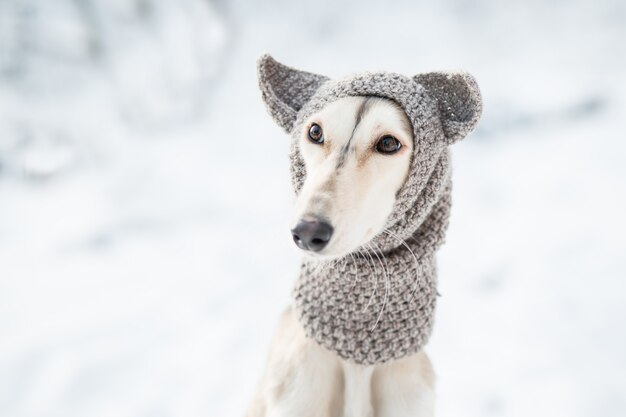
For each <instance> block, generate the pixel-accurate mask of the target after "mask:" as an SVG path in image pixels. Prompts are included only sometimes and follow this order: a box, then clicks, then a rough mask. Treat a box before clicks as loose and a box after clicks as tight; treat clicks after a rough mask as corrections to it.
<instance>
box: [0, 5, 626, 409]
mask: <svg viewBox="0 0 626 417" xmlns="http://www.w3.org/2000/svg"><path fill="white" fill-rule="evenodd" d="M625 23H626V6H625V5H624V4H623V2H620V1H617V0H616V1H610V0H597V1H594V2H591V1H582V0H574V1H569V2H562V1H556V2H543V1H539V0H531V1H527V2H518V3H513V2H495V1H493V2H489V1H478V2H463V1H460V0H448V1H444V2H438V3H437V4H426V3H425V2H408V1H407V2H403V3H397V4H394V6H391V5H388V6H377V5H376V4H375V3H374V2H371V3H370V2H356V1H350V2H342V3H341V4H336V3H335V2H330V1H329V0H321V1H318V2H316V5H315V7H302V6H301V5H297V4H295V2H285V1H278V0H275V1H272V2H263V3H262V4H261V3H260V2H257V3H253V2H244V1H241V0H240V1H235V2H230V3H225V2H217V3H207V2H205V1H202V0H184V1H178V2H167V1H165V0H144V1H133V2H125V1H108V2H96V1H82V2H74V1H70V0H67V1H62V0H59V1H57V2H54V4H52V3H49V4H46V3H45V2H35V1H19V2H18V1H4V2H0V129H1V131H2V135H1V136H0V416H3V417H4V416H7V417H26V416H64V417H71V416H94V417H98V416H116V417H124V416H133V417H135V416H197V415H210V416H228V415H242V413H243V411H244V409H245V406H246V403H247V400H248V399H249V398H250V396H251V393H252V391H253V389H254V386H255V384H256V382H257V381H258V378H259V376H260V374H261V371H262V369H263V366H264V361H265V356H266V352H267V348H268V345H269V339H270V337H271V332H272V331H273V328H274V325H275V323H276V319H277V317H278V315H279V314H280V312H281V311H282V309H283V308H284V307H285V306H286V305H287V303H288V302H289V290H290V287H291V284H292V282H293V279H294V277H295V275H296V273H297V267H298V263H299V254H298V253H297V252H296V250H295V248H293V245H292V243H291V242H290V239H289V234H288V232H287V219H288V217H289V214H290V207H291V203H292V195H291V189H290V184H289V180H288V166H287V151H288V139H287V137H286V136H285V135H284V134H283V133H282V132H281V131H280V129H279V128H278V127H277V126H275V125H274V124H273V122H272V121H271V120H270V118H269V116H267V115H266V113H265V110H264V108H263V104H262V103H261V100H260V95H259V92H258V89H257V85H256V78H255V77H256V74H255V59H256V57H258V56H259V55H260V54H261V53H263V52H271V53H272V54H274V55H275V57H276V58H277V59H279V60H282V61H284V62H286V63H289V64H291V65H294V66H297V67H300V68H305V69H307V70H311V71H317V72H323V73H326V74H328V75H331V76H339V75H343V74H347V73H349V72H352V71H355V70H363V69H374V70H375V69H385V70H391V71H397V72H402V73H414V72H422V71H429V70H434V69H456V68H462V69H465V70H468V71H470V72H471V73H473V74H474V75H475V76H476V78H477V79H478V80H479V83H480V85H481V88H482V91H483V95H484V100H485V110H484V117H483V120H482V122H481V125H480V127H479V129H478V130H477V131H476V132H475V133H474V134H472V135H471V136H470V137H468V138H467V139H466V140H464V141H463V142H461V143H459V144H457V145H455V147H454V150H453V157H454V164H455V169H454V183H455V187H454V206H453V218H452V223H451V227H450V230H449V234H448V238H447V243H446V245H445V246H444V248H443V249H442V251H441V253H440V256H439V265H440V293H441V294H442V297H441V298H440V303H439V309H438V312H437V324H436V326H435V333H434V335H433V338H432V340H431V342H430V343H429V345H428V347H427V351H428V353H429V355H430V356H431V358H432V360H433V362H434V365H435V369H436V372H437V375H438V383H437V411H438V415H440V416H456V415H465V416H522V415H536V416H552V417H554V416H568V417H578V416H594V417H595V416H603V417H612V416H616V417H617V416H619V417H621V416H624V415H626V355H625V354H624V353H625V352H626V326H624V319H626V306H625V304H624V299H625V297H626V279H625V278H626V274H625V273H626V257H625V256H624V249H625V248H626V221H625V220H624V215H623V213H624V208H625V206H626V187H625V179H626V164H624V163H623V161H624V160H625V157H626V144H625V142H624V133H623V125H624V123H623V121H624V116H625V114H626V112H625V110H626V102H625V99H624V97H625V93H626V49H624V46H623V45H624V42H625V41H626V24H625Z"/></svg>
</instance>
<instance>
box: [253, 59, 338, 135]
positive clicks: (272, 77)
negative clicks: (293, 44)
mask: <svg viewBox="0 0 626 417" xmlns="http://www.w3.org/2000/svg"><path fill="white" fill-rule="evenodd" d="M257 69H258V76H259V87H260V88H261V94H262V96H263V101H265V105H266V106H267V110H268V112H269V113H270V115H271V116H272V117H273V118H274V120H275V121H276V123H278V125H279V126H280V127H282V128H283V129H285V130H286V131H287V132H291V129H292V128H293V124H294V122H295V120H296V117H297V115H298V111H299V110H300V109H301V108H302V106H303V105H304V104H305V103H306V102H307V101H309V99H310V98H311V96H313V94H315V91H317V89H318V88H319V87H320V85H322V84H323V83H324V82H325V81H327V80H328V78H327V77H324V76H323V75H318V74H313V73H310V72H306V71H300V70H297V69H294V68H291V67H288V66H286V65H283V64H281V63H280V62H278V61H276V60H275V59H274V58H272V57H271V56H270V55H268V54H265V55H263V56H262V57H261V58H259V60H258V62H257Z"/></svg>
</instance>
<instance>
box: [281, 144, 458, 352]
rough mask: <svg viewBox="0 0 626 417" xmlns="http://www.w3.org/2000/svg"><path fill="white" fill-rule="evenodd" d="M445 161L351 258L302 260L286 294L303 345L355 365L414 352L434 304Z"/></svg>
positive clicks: (443, 224) (446, 197)
mask: <svg viewBox="0 0 626 417" xmlns="http://www.w3.org/2000/svg"><path fill="white" fill-rule="evenodd" d="M450 191H451V183H450V177H449V170H448V155H447V153H445V154H444V155H442V157H441V160H440V161H439V163H438V164H437V165H436V167H435V169H434V170H433V172H432V175H431V176H430V178H429V180H428V182H427V184H426V187H425V188H424V189H423V190H422V192H421V193H420V196H419V198H418V199H417V201H416V203H415V205H414V206H412V207H410V209H409V210H408V211H407V212H406V213H405V215H404V216H402V218H401V219H400V220H399V221H398V222H396V223H394V224H393V225H391V226H390V227H389V228H388V229H387V230H385V231H384V232H382V233H380V234H379V235H378V236H377V237H375V238H374V239H373V240H372V241H371V242H369V243H368V244H366V245H363V246H362V247H361V248H359V250H357V251H355V252H353V253H350V254H348V255H347V256H345V257H343V258H341V259H338V260H334V261H315V260H310V259H309V260H305V261H304V262H303V264H302V267H301V271H300V276H299V278H298V280H297V282H296V285H295V287H294V290H293V297H294V304H295V307H296V312H297V315H298V318H299V320H300V323H301V324H302V326H303V327H304V330H305V332H306V334H307V336H308V337H310V338H312V339H314V340H316V341H317V342H318V343H319V344H320V345H322V346H324V347H325V348H327V349H329V350H331V351H334V352H336V353H337V354H338V355H339V356H340V357H342V358H344V359H346V360H349V361H351V362H355V363H358V364H379V363H384V362H386V361H389V360H391V359H399V358H401V357H404V356H407V355H410V354H412V353H415V352H417V351H418V350H419V349H421V348H422V347H423V346H424V344H425V343H426V342H427V341H428V338H429V336H430V333H431V330H432V325H433V315H434V308H435V302H436V295H437V290H436V265H435V253H436V251H437V249H438V248H439V247H440V246H441V244H442V243H443V240H444V235H445V231H446V228H447V225H448V218H449V214H450Z"/></svg>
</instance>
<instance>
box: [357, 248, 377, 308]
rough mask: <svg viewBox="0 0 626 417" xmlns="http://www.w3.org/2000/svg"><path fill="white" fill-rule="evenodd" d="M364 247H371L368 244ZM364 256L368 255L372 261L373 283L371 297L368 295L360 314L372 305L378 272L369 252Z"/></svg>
mask: <svg viewBox="0 0 626 417" xmlns="http://www.w3.org/2000/svg"><path fill="white" fill-rule="evenodd" d="M366 246H367V248H370V249H371V246H369V244H368V245H366ZM372 250H373V249H372ZM365 254H366V255H368V256H369V258H370V260H371V261H372V266H373V271H374V272H373V274H372V275H373V276H374V279H375V281H374V288H373V289H372V295H370V299H369V300H368V301H367V305H366V306H365V307H364V308H363V311H361V313H365V311H366V310H367V309H368V308H369V306H370V305H371V304H372V301H373V300H374V295H375V294H376V288H377V287H378V270H377V269H376V262H374V258H373V257H372V254H371V253H370V252H369V250H367V251H366V252H365Z"/></svg>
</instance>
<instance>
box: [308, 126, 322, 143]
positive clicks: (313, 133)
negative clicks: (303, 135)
mask: <svg viewBox="0 0 626 417" xmlns="http://www.w3.org/2000/svg"><path fill="white" fill-rule="evenodd" d="M309 139H310V140H311V142H313V143H317V144H322V143H324V133H323V132H322V128H321V127H320V125H318V124H316V123H313V124H312V125H311V127H310V128H309Z"/></svg>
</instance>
